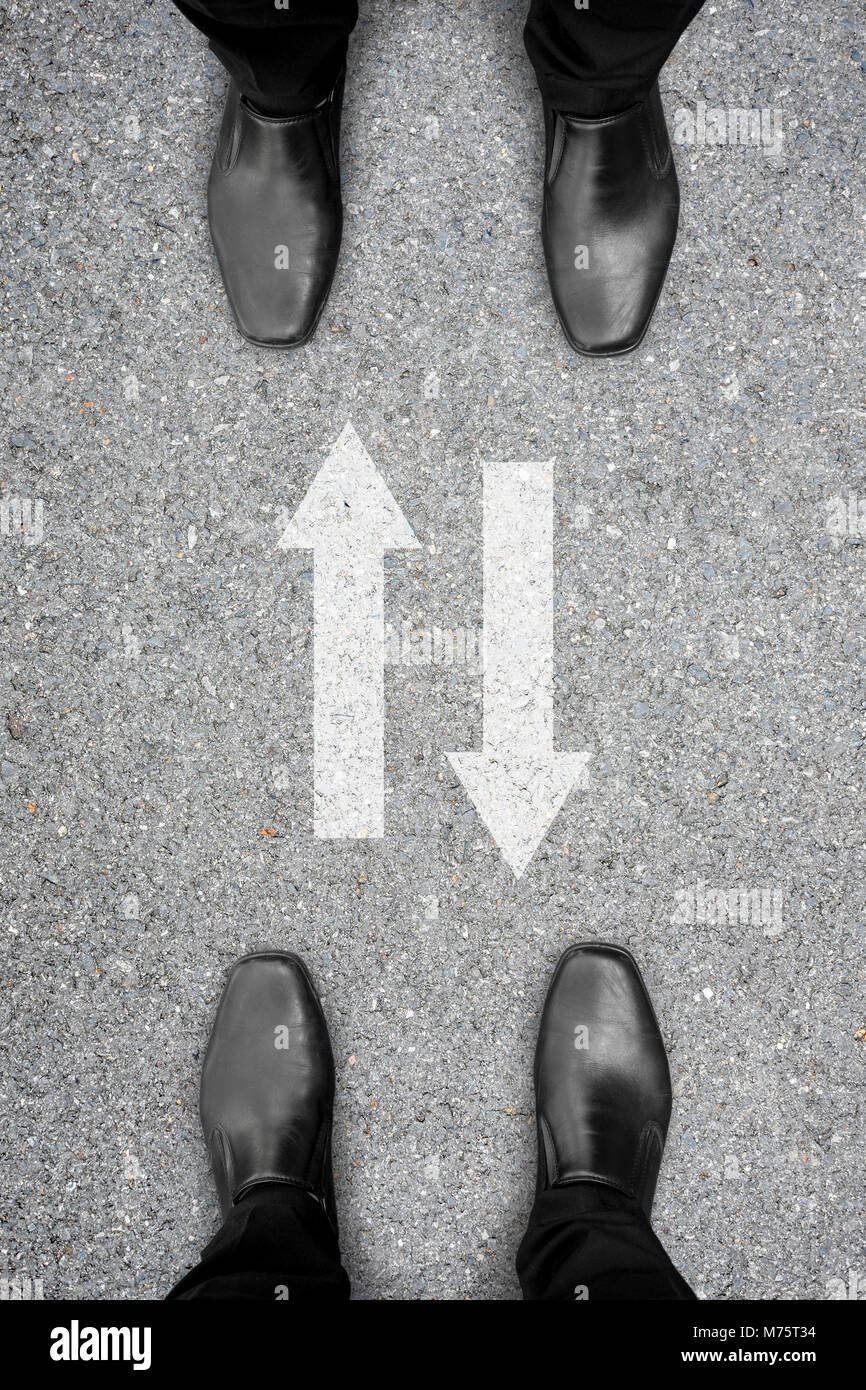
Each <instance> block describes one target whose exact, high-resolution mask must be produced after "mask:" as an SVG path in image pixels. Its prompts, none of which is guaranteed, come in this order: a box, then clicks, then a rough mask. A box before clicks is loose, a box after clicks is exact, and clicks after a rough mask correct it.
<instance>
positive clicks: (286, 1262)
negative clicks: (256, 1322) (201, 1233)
mask: <svg viewBox="0 0 866 1390" xmlns="http://www.w3.org/2000/svg"><path fill="white" fill-rule="evenodd" d="M168 1297H169V1298H184V1299H193V1298H209V1299H232V1300H240V1299H254V1300H265V1301H267V1302H275V1301H278V1300H284V1299H286V1298H288V1299H289V1301H290V1302H298V1301H301V1302H307V1301H309V1300H311V1299H316V1300H324V1301H332V1302H341V1301H343V1300H345V1299H348V1297H349V1277H348V1275H347V1274H346V1271H345V1270H344V1269H343V1267H342V1265H341V1264H340V1247H339V1244H338V1242H337V1236H336V1233H335V1231H334V1228H333V1226H332V1225H331V1223H330V1221H329V1220H328V1218H327V1216H326V1215H325V1212H324V1210H323V1208H322V1207H321V1206H320V1205H319V1203H318V1202H317V1201H316V1200H315V1198H314V1197H311V1196H310V1194H309V1193H308V1192H302V1191H299V1190H298V1189H297V1188H294V1187H281V1186H279V1185H275V1186H273V1187H256V1188H253V1189H252V1191H251V1192H250V1193H249V1194H248V1195H247V1196H246V1197H243V1198H242V1199H241V1201H240V1202H238V1204H237V1206H235V1207H232V1209H231V1211H230V1212H229V1214H228V1216H227V1218H226V1220H225V1222H224V1223H223V1226H222V1228H221V1229H220V1231H219V1232H218V1234H217V1235H216V1236H215V1237H214V1239H213V1240H212V1241H211V1243H210V1245H209V1246H208V1247H207V1249H206V1250H204V1251H203V1252H202V1257H201V1262H200V1264H198V1265H196V1267H195V1269H193V1270H191V1271H190V1273H189V1274H187V1275H186V1276H185V1278H183V1279H181V1281H180V1283H179V1284H176V1285H175V1287H174V1288H173V1289H172V1291H171V1293H170V1294H169V1295H168Z"/></svg>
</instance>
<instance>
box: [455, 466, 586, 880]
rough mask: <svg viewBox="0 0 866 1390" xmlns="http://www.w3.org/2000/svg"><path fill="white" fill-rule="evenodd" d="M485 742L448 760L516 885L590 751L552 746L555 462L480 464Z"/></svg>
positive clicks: (582, 775)
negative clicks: (558, 750)
mask: <svg viewBox="0 0 866 1390" xmlns="http://www.w3.org/2000/svg"><path fill="white" fill-rule="evenodd" d="M483 694H484V738H483V745H482V752H480V753H449V754H448V757H449V758H450V760H451V763H452V766H453V767H454V770H455V772H456V773H457V776H458V777H459V778H460V780H461V782H462V783H463V785H464V787H465V788H466V791H467V792H468V794H469V796H470V797H471V798H472V800H473V801H474V803H475V806H476V809H477V810H478V814H479V815H480V816H481V818H482V820H483V821H484V823H485V824H486V826H487V828H488V830H489V831H490V833H491V835H492V836H493V839H494V840H495V842H496V844H497V845H498V847H499V849H500V850H501V852H502V855H503V858H504V859H505V860H506V861H507V863H508V864H509V865H510V867H511V868H512V869H513V871H514V874H515V876H516V877H517V878H520V876H521V874H522V873H523V871H524V869H525V868H526V866H527V864H528V863H529V861H530V859H531V858H532V856H533V854H534V853H535V850H536V849H537V847H538V845H539V844H540V843H541V841H542V840H543V838H544V836H545V835H546V833H547V831H548V830H549V828H550V826H551V825H552V824H553V821H554V820H555V818H556V815H557V813H558V812H559V809H560V807H561V806H562V803H563V802H564V801H565V798H566V797H567V796H568V793H569V792H570V791H571V789H572V787H573V786H574V785H575V783H576V782H577V781H578V780H580V781H581V782H582V783H583V784H584V785H585V780H586V774H585V769H586V764H587V763H588V762H589V757H590V755H589V753H555V752H554V749H553V463H552V461H550V462H546V463H513V462H507V463H490V462H487V463H485V464H484V669H483Z"/></svg>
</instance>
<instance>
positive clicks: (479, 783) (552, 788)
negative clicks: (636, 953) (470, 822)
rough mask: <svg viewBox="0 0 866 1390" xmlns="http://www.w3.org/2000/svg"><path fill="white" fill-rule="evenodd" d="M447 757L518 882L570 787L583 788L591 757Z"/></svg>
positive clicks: (492, 754)
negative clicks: (577, 786)
mask: <svg viewBox="0 0 866 1390" xmlns="http://www.w3.org/2000/svg"><path fill="white" fill-rule="evenodd" d="M448 757H449V759H450V761H451V765H452V767H453V768H454V771H455V772H456V773H457V776H458V777H459V778H460V781H461V782H462V783H463V785H464V787H465V788H466V791H467V793H468V795H469V796H470V797H471V799H472V801H473V802H474V803H475V808H476V810H477V812H478V814H479V816H480V817H481V819H482V820H483V821H484V824H485V825H486V826H487V829H488V830H489V831H490V834H491V835H492V836H493V839H494V841H495V842H496V844H497V846H498V847H499V850H500V852H501V854H502V857H503V859H505V861H506V863H507V864H509V865H510V867H511V869H512V870H513V871H514V876H515V878H520V876H521V875H522V873H523V871H524V869H525V868H526V866H527V864H528V863H529V861H530V859H531V858H532V856H533V854H534V853H535V851H536V849H537V848H538V846H539V845H540V843H541V841H542V840H543V839H544V837H545V835H546V834H547V832H548V830H549V829H550V827H551V825H552V824H553V822H554V821H555V819H556V817H557V814H558V812H559V809H560V807H561V806H562V803H563V802H564V801H565V798H566V797H567V796H568V793H569V792H570V791H571V789H572V787H573V786H575V784H577V783H578V782H580V784H581V785H583V786H585V785H586V765H587V763H588V762H589V757H590V755H589V753H551V754H550V755H549V756H548V757H546V758H544V757H538V758H527V757H524V756H522V755H520V754H515V755H512V754H510V753H508V752H505V753H499V752H494V751H485V752H483V753H449V754H448Z"/></svg>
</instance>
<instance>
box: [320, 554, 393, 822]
mask: <svg viewBox="0 0 866 1390" xmlns="http://www.w3.org/2000/svg"><path fill="white" fill-rule="evenodd" d="M314 565H315V570H314V583H313V623H314V626H313V680H314V698H313V705H314V708H313V765H314V830H315V833H316V835H317V836H318V837H319V838H320V839H343V838H346V837H350V838H361V839H363V838H367V837H381V836H382V835H384V833H385V810H384V804H385V773H384V746H385V689H384V657H385V625H384V578H383V570H382V551H381V549H379V550H378V551H377V550H376V549H375V547H365V546H362V545H359V542H358V538H357V537H354V538H353V537H346V538H345V540H344V541H342V542H339V543H338V542H336V541H335V543H334V544H333V545H331V546H330V547H329V548H328V549H326V550H324V551H318V550H317V552H316V555H315V562H314Z"/></svg>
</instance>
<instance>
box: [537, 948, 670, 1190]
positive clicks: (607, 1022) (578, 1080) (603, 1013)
mask: <svg viewBox="0 0 866 1390" xmlns="http://www.w3.org/2000/svg"><path fill="white" fill-rule="evenodd" d="M535 1101H536V1118H537V1126H538V1191H539V1192H544V1191H546V1190H547V1189H548V1188H551V1187H565V1186H567V1185H569V1184H572V1183H580V1182H592V1183H602V1184H605V1185H606V1186H608V1187H611V1188H615V1189H616V1190H617V1191H619V1192H623V1193H625V1195H626V1196H628V1197H631V1198H633V1199H635V1200H637V1201H638V1202H639V1203H640V1205H641V1207H642V1208H643V1210H644V1212H645V1213H646V1215H647V1217H648V1216H649V1214H650V1211H651V1209H652V1202H653V1195H654V1193H655V1187H656V1181H657V1179H658V1174H659V1167H660V1165H661V1159H662V1152H663V1150H664V1144H665V1137H666V1135H667V1129H668V1122H669V1120H670V1114H671V1081H670V1072H669V1070H668V1059H667V1054H666V1053H665V1048H664V1043H663V1042H662V1036H661V1032H660V1031H659V1026H658V1023H657V1022H656V1016H655V1013H654V1012H653V1006H652V1004H651V1003H650V999H649V995H648V994H647V992H646V987H645V985H644V983H643V980H642V979H641V976H640V972H639V970H638V968H637V965H636V964H635V962H634V960H633V959H632V957H631V955H630V954H629V953H628V951H626V950H624V949H623V948H622V947H621V946H605V945H601V944H596V943H594V942H587V943H585V944H583V945H580V946H572V947H571V949H570V950H568V951H566V952H565V954H564V955H563V956H562V957H561V959H560V961H559V964H558V965H557V967H556V971H555V972H554V976H553V980H552V981H551V985H550V989H549V991H548V995H547V1001H546V1003H545V1005H544V1013H543V1015H542V1019H541V1028H540V1030H539V1035H538V1047H537V1049H536V1053H535Z"/></svg>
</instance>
